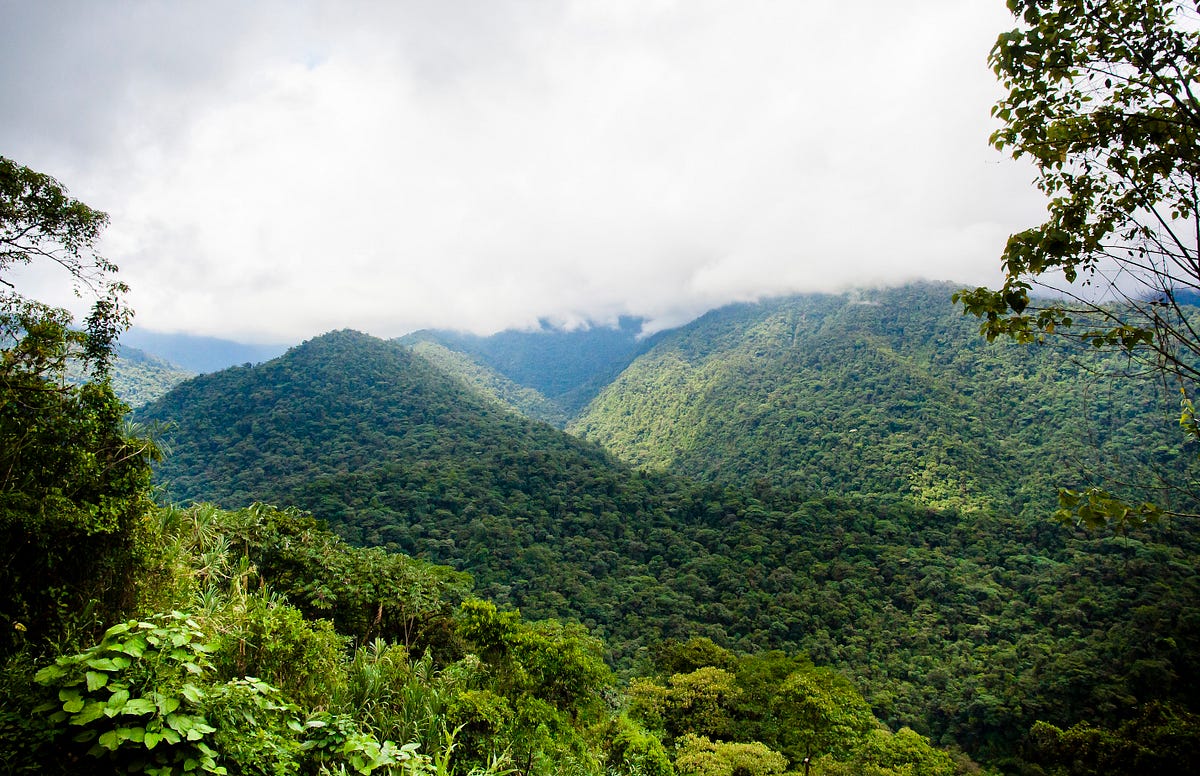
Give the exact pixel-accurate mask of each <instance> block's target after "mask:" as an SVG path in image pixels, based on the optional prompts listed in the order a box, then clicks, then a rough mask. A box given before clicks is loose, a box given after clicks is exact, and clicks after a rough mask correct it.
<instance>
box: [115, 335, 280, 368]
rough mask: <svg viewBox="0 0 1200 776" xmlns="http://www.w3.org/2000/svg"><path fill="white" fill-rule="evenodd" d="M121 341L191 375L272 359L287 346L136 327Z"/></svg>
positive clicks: (123, 336) (122, 337)
mask: <svg viewBox="0 0 1200 776" xmlns="http://www.w3.org/2000/svg"><path fill="white" fill-rule="evenodd" d="M121 344H122V345H127V346H129V347H131V348H136V349H138V350H141V351H144V352H146V353H150V354H153V355H155V356H157V357H158V358H160V359H162V360H164V361H167V362H169V363H171V364H174V365H176V366H177V367H179V368H181V369H182V370H184V371H187V372H192V373H194V374H204V373H206V372H216V371H217V370H219V369H225V368H226V367H231V366H238V365H241V364H246V363H250V364H257V363H259V362H261V361H266V360H267V359H271V358H275V357H276V356H278V355H280V354H282V353H283V352H284V351H285V350H287V348H288V346H287V345H278V344H276V345H247V344H245V343H242V342H233V341H231V340H225V339H218V338H216V337H201V336H197V335H194V334H165V333H162V332H154V331H145V330H143V329H138V328H136V327H135V328H133V329H130V330H129V331H127V332H125V333H124V334H122V335H121Z"/></svg>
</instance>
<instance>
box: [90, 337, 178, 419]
mask: <svg viewBox="0 0 1200 776" xmlns="http://www.w3.org/2000/svg"><path fill="white" fill-rule="evenodd" d="M67 374H68V375H69V377H70V379H71V381H72V382H82V381H83V380H85V379H86V376H85V374H84V372H83V370H82V368H81V367H79V366H78V365H72V366H71V368H70V369H68V372H67ZM194 375H195V373H194V372H189V371H188V370H186V369H184V368H183V367H181V366H179V365H177V364H173V363H171V362H170V361H167V360H166V359H163V358H159V357H158V356H155V355H152V354H150V353H147V352H145V351H143V350H138V349H137V348H131V347H128V346H126V345H118V346H117V349H116V358H115V359H113V363H112V369H111V374H110V379H111V380H112V388H113V392H114V393H116V394H117V396H118V397H119V398H120V399H121V401H123V402H125V403H126V404H128V405H129V406H130V407H140V406H141V405H143V404H146V403H147V402H150V401H153V400H155V399H157V398H158V397H160V396H162V395H163V394H164V393H166V392H167V391H169V390H171V389H172V388H174V387H175V386H176V385H178V384H179V383H182V382H183V381H184V380H187V379H188V378H190V377H193V376H194Z"/></svg>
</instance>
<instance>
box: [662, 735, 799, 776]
mask: <svg viewBox="0 0 1200 776" xmlns="http://www.w3.org/2000/svg"><path fill="white" fill-rule="evenodd" d="M675 768H676V770H677V771H678V773H679V774H681V776H683V775H684V774H686V775H687V776H775V775H776V774H782V773H783V772H784V770H785V769H786V768H787V759H786V758H784V756H783V755H781V754H779V753H778V752H772V751H771V750H770V749H768V748H767V747H765V746H763V745H762V744H760V743H751V744H740V743H724V742H721V741H710V740H708V739H707V738H705V737H704V736H696V735H692V734H690V733H689V734H687V735H685V736H683V738H681V739H680V740H679V743H678V744H676V747H675Z"/></svg>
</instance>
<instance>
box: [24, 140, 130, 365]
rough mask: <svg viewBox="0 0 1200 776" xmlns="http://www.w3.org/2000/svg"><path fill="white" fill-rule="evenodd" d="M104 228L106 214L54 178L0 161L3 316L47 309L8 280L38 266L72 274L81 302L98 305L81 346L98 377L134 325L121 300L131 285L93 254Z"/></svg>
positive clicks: (87, 326)
mask: <svg viewBox="0 0 1200 776" xmlns="http://www.w3.org/2000/svg"><path fill="white" fill-rule="evenodd" d="M107 225H108V216H107V215H105V214H104V213H102V212H100V211H99V210H94V209H92V208H90V207H88V206H87V205H85V204H84V203H82V202H80V201H79V200H77V199H73V198H72V197H70V196H69V195H68V194H67V190H66V188H65V187H63V185H62V184H61V183H59V182H58V181H56V180H55V179H54V178H51V177H50V176H49V175H45V174H43V173H40V172H35V171H34V170H31V169H29V168H28V167H24V166H22V165H19V164H17V163H16V162H14V161H12V160H11V159H7V158H5V157H3V156H0V286H4V287H3V288H0V315H3V316H5V317H6V318H8V317H11V316H20V315H22V314H27V313H28V312H30V311H38V312H42V313H45V312H46V311H48V310H50V309H51V308H47V307H46V306H45V305H42V304H40V303H38V302H35V301H33V300H30V299H27V298H26V297H25V296H23V295H22V294H20V293H19V292H17V290H16V286H15V285H14V284H13V283H12V282H11V281H10V280H8V279H6V277H5V274H6V273H7V272H9V271H10V270H11V268H12V267H14V266H16V265H29V264H32V263H34V262H35V261H48V262H52V263H56V264H58V265H59V266H61V267H62V268H63V269H65V270H66V271H67V272H68V273H69V274H70V276H71V285H72V289H73V290H74V292H75V294H76V296H80V297H83V296H84V295H85V294H86V295H90V296H92V297H93V299H94V301H93V302H92V306H91V311H90V313H89V314H88V317H87V319H86V321H85V324H84V331H83V336H81V337H79V340H78V341H79V343H80V344H81V345H82V346H83V356H84V359H85V361H86V362H87V363H88V364H90V365H91V366H92V367H93V368H95V369H96V370H97V372H98V373H99V374H104V373H105V372H106V371H107V368H108V363H109V359H110V358H111V356H112V350H113V345H114V344H115V342H116V339H117V337H118V336H119V335H120V334H121V332H122V331H124V330H125V329H127V328H128V327H129V323H130V321H131V320H132V319H133V313H132V311H131V310H130V309H129V308H128V307H127V306H126V304H125V302H124V296H125V294H126V293H128V292H129V288H128V286H126V285H125V284H124V283H122V282H121V281H119V280H117V279H116V273H117V267H116V265H114V264H113V263H112V262H110V261H108V260H107V259H105V258H104V257H103V256H101V255H100V254H99V253H97V252H96V250H95V243H96V241H97V240H98V239H99V237H100V233H101V232H102V231H103V229H104V227H105V226H107Z"/></svg>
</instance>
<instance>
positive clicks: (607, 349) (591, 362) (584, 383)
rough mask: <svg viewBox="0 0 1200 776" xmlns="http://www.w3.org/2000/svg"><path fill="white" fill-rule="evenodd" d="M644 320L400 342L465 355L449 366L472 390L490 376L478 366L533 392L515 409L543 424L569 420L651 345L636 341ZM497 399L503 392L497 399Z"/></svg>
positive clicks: (425, 335)
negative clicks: (467, 360)
mask: <svg viewBox="0 0 1200 776" xmlns="http://www.w3.org/2000/svg"><path fill="white" fill-rule="evenodd" d="M642 324H643V320H642V319H641V318H630V317H622V318H621V319H620V320H619V321H618V322H617V325H616V326H615V327H612V326H601V325H591V326H585V327H582V328H577V329H570V330H567V329H559V328H555V327H553V326H550V325H549V324H547V323H545V322H543V323H542V326H541V328H540V329H538V330H534V331H516V330H508V331H502V332H500V333H498V334H493V335H491V336H489V337H480V336H477V335H474V334H466V333H463V332H454V331H445V330H429V329H427V330H422V331H418V332H414V333H412V334H409V335H407V336H405V337H402V338H401V339H400V342H401V343H403V344H406V345H410V346H413V347H414V348H419V347H421V345H422V343H431V344H435V345H440V346H441V347H442V348H444V349H445V350H446V351H449V352H452V353H460V354H463V355H464V356H466V357H467V358H468V359H469V360H470V362H471V363H473V364H474V365H475V366H474V367H472V366H470V365H469V364H467V363H466V362H462V363H460V365H458V366H451V365H449V364H446V365H447V366H450V367H451V368H452V369H454V370H455V371H456V372H458V373H459V374H462V375H463V376H464V377H465V378H467V379H468V380H469V381H471V382H472V383H473V384H474V385H476V386H477V387H482V388H484V389H485V390H489V389H488V388H487V386H488V384H489V383H495V382H496V380H495V378H492V377H484V378H483V379H482V380H481V377H482V373H480V371H479V368H483V369H486V370H490V371H491V372H494V373H495V374H497V375H500V376H502V377H503V378H505V379H506V380H507V381H510V383H511V384H512V385H515V386H520V387H523V388H525V389H529V390H532V391H535V392H536V394H533V395H532V396H531V399H532V404H530V403H529V401H530V400H529V399H526V400H525V402H526V403H525V404H522V403H520V402H518V403H517V404H516V405H514V406H517V407H518V408H520V407H524V408H525V411H529V412H532V413H533V416H534V417H539V418H542V419H545V420H547V421H548V422H556V421H559V420H560V419H561V418H563V417H570V416H573V415H574V414H576V413H577V412H578V411H579V410H580V409H582V408H583V407H584V406H585V405H586V404H587V403H588V402H589V401H591V399H592V397H594V396H595V395H596V393H598V392H599V391H600V390H601V389H602V388H603V387H604V386H605V385H607V384H608V383H609V382H611V381H612V380H613V378H615V377H616V376H617V375H618V374H620V372H621V370H622V369H624V368H625V367H626V366H627V365H628V364H629V362H630V361H632V360H633V359H634V358H635V357H636V356H637V355H638V354H639V353H641V352H642V351H644V350H645V349H646V348H647V347H649V345H650V343H651V342H652V341H653V340H652V339H649V338H643V337H641V330H642ZM499 398H501V400H502V401H508V400H507V399H504V395H503V393H501V394H500V395H499Z"/></svg>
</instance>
